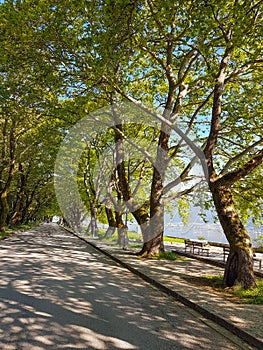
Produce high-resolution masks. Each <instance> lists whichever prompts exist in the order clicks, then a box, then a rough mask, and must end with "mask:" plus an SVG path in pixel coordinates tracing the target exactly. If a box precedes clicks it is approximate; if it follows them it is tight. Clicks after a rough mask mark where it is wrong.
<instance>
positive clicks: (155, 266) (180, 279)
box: [112, 249, 263, 339]
mask: <svg viewBox="0 0 263 350" xmlns="http://www.w3.org/2000/svg"><path fill="white" fill-rule="evenodd" d="M112 252H113V251H112ZM114 255H116V256H117V257H120V258H121V259H122V260H123V261H125V262H126V263H128V264H129V265H131V266H132V267H133V268H136V269H138V270H139V271H141V272H142V273H144V274H146V275H147V276H149V277H152V278H153V279H155V280H156V281H158V282H159V283H161V284H163V285H165V286H166V287H168V288H170V289H171V290H173V291H175V292H177V293H178V294H179V295H182V296H183V297H185V298H187V299H188V300H190V301H192V302H194V303H195V304H197V305H198V306H200V307H203V308H204V309H205V310H208V311H209V312H211V313H213V314H215V315H217V316H219V317H221V318H222V319H224V320H226V321H229V322H230V323H232V324H233V325H235V326H237V327H239V328H241V329H243V330H244V331H246V332H248V333H251V334H253V335H254V336H256V337H257V338H258V339H262V312H263V305H252V304H250V305H249V304H238V303H236V299H234V297H233V298H230V297H229V298H226V297H225V296H224V295H222V293H217V292H215V291H213V290H212V289H211V288H201V287H200V283H201V279H202V278H203V277H204V276H210V277H211V276H222V275H223V272H224V270H223V268H220V267H217V266H213V265H209V264H206V263H204V262H202V261H198V260H195V259H188V258H187V259H178V260H174V261H170V260H158V261H156V260H150V261H149V260H144V259H138V258H135V257H134V256H132V255H130V254H128V255H127V254H125V252H123V251H118V250H117V249H115V251H114ZM198 283H199V285H198ZM234 301H235V302H234Z"/></svg>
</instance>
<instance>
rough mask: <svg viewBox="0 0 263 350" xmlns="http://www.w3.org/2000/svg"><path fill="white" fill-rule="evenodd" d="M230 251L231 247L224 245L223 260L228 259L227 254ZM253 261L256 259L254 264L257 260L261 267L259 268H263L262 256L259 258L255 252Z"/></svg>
mask: <svg viewBox="0 0 263 350" xmlns="http://www.w3.org/2000/svg"><path fill="white" fill-rule="evenodd" d="M229 252H230V248H229V247H227V246H224V247H223V261H224V262H225V261H226V256H227V255H228V254H229ZM253 261H254V265H255V262H257V263H258V267H259V269H260V270H261V268H262V259H261V258H258V257H257V256H256V254H254V257H253Z"/></svg>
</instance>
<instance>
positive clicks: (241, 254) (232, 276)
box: [210, 181, 256, 289]
mask: <svg viewBox="0 0 263 350" xmlns="http://www.w3.org/2000/svg"><path fill="white" fill-rule="evenodd" d="M210 189H211V192H212V195H213V199H214V203H215V207H216V211H217V214H218V218H219V220H220V223H221V225H222V228H223V230H224V233H225V235H226V238H227V240H228V242H229V245H230V253H229V256H228V259H227V263H226V267H225V273H224V284H225V286H227V287H232V286H233V285H234V284H236V283H240V284H241V285H242V287H243V288H244V289H248V288H252V287H255V286H256V281H255V277H254V268H253V253H254V251H253V247H252V242H251V239H250V237H249V235H248V233H247V231H246V229H245V227H244V225H243V224H242V222H241V220H240V217H239V216H238V213H237V211H236V209H235V204H234V199H233V196H232V193H231V188H230V186H227V185H225V184H224V183H223V184H221V183H220V182H219V181H217V182H215V183H213V184H212V185H210Z"/></svg>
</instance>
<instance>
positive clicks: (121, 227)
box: [115, 212, 127, 246]
mask: <svg viewBox="0 0 263 350" xmlns="http://www.w3.org/2000/svg"><path fill="white" fill-rule="evenodd" d="M115 217H116V224H117V232H118V245H120V246H124V240H125V238H126V240H127V226H126V225H125V224H124V222H123V220H122V212H115Z"/></svg>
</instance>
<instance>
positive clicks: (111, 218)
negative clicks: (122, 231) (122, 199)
mask: <svg viewBox="0 0 263 350" xmlns="http://www.w3.org/2000/svg"><path fill="white" fill-rule="evenodd" d="M105 211H106V215H107V220H108V224H109V226H108V228H107V231H106V233H105V237H106V238H108V237H112V236H113V235H114V233H115V231H116V227H117V224H116V220H115V218H114V215H113V211H112V209H110V208H107V207H106V208H105Z"/></svg>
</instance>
